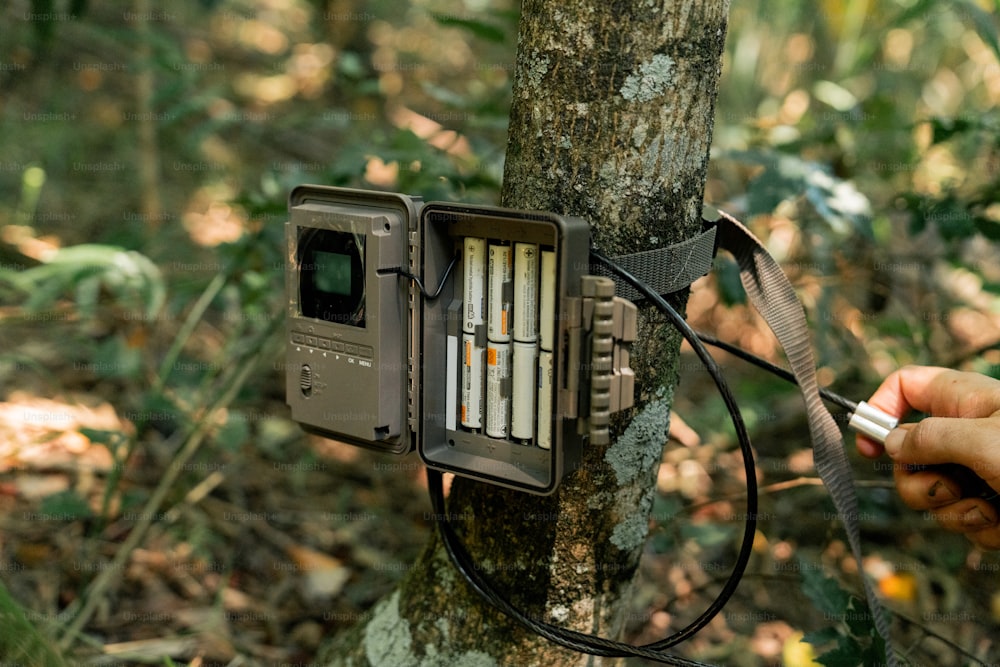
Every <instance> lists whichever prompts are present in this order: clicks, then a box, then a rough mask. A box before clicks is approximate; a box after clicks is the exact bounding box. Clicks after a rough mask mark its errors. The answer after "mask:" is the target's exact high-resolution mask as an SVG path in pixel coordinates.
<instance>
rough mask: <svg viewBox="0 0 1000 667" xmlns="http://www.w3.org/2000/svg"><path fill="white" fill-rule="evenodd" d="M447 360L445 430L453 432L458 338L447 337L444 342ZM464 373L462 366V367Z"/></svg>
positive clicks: (456, 405) (456, 406)
mask: <svg viewBox="0 0 1000 667" xmlns="http://www.w3.org/2000/svg"><path fill="white" fill-rule="evenodd" d="M445 346H446V350H447V358H446V360H445V372H446V376H445V385H444V403H445V428H446V429H448V430H449V431H454V430H455V413H456V412H457V409H458V376H459V370H458V356H459V355H458V336H452V335H449V336H448V337H447V340H446V342H445ZM462 368H463V371H464V368H465V366H464V364H463V366H462Z"/></svg>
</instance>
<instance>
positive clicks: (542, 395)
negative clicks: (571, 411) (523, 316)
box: [536, 255, 554, 449]
mask: <svg viewBox="0 0 1000 667" xmlns="http://www.w3.org/2000/svg"><path fill="white" fill-rule="evenodd" d="M543 258H544V255H543ZM543 261H544V259H543ZM553 384H554V383H553V382H552V353H551V352H547V351H545V350H542V351H540V352H539V353H538V437H537V438H536V444H537V445H538V446H539V447H541V448H542V449H552V387H553Z"/></svg>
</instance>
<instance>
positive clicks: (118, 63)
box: [0, 0, 1000, 665]
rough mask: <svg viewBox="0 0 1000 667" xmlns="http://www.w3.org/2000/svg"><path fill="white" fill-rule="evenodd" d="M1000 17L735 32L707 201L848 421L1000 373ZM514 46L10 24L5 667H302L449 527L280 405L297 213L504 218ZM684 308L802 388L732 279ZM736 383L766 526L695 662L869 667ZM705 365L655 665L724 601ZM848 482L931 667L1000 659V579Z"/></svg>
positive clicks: (726, 462) (484, 28) (15, 2)
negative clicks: (755, 237) (891, 400)
mask: <svg viewBox="0 0 1000 667" xmlns="http://www.w3.org/2000/svg"><path fill="white" fill-rule="evenodd" d="M997 12H998V6H997V3H995V0H994V1H987V0H979V1H976V0H884V1H882V2H874V1H872V0H839V1H835V0H823V1H822V2H804V1H802V0H748V1H747V2H740V3H734V5H733V7H732V9H731V19H730V31H729V36H728V41H727V47H726V53H725V59H724V63H723V77H722V82H721V90H720V96H719V101H718V105H717V114H716V125H715V142H714V146H713V154H712V158H713V159H712V163H711V168H710V175H709V183H708V187H707V191H706V201H707V202H708V203H709V204H711V205H714V206H717V207H720V208H724V209H726V210H728V211H729V212H731V213H734V214H736V215H737V216H739V217H742V218H744V219H746V220H748V221H749V222H750V224H751V226H752V227H753V229H754V230H755V231H756V232H757V233H758V234H759V235H760V236H761V237H762V238H764V239H765V240H766V242H767V244H768V247H769V249H770V250H771V252H772V253H773V254H774V255H775V256H776V257H778V258H779V260H781V261H782V263H783V265H784V267H785V269H786V271H787V272H788V274H789V275H790V276H791V278H792V279H793V281H794V283H795V285H796V286H797V288H798V289H799V293H800V295H801V297H802V298H803V300H804V302H805V303H806V306H807V310H808V313H809V316H810V320H811V324H812V326H813V333H814V342H815V348H816V350H817V354H818V357H819V360H820V365H821V367H822V368H821V378H822V380H823V381H824V383H826V384H830V385H831V386H832V387H833V388H834V389H835V390H837V391H839V392H840V393H843V394H846V395H848V396H851V397H853V398H856V399H861V398H864V397H866V396H868V395H869V394H870V392H871V391H872V390H873V389H874V387H875V386H877V384H878V382H879V379H880V378H881V377H883V376H884V375H885V374H887V373H888V372H890V371H891V370H893V369H895V368H896V367H898V366H900V365H902V364H905V363H924V364H938V365H946V366H953V367H959V368H964V369H969V370H976V371H979V372H983V373H987V374H990V375H992V376H994V377H1000V353H998V351H997V345H998V342H1000V301H998V292H1000V255H998V253H997V241H998V239H1000V202H998V198H997V193H998V190H1000V117H998V113H997V102H998V99H1000V42H998V21H997ZM517 15H518V5H517V3H515V2H512V1H510V0H414V1H412V2H408V3H399V2H392V1H390V0H369V1H365V0H198V1H195V0H183V1H181V2H175V3H170V4H169V7H167V6H159V5H153V4H151V3H149V2H148V0H135V1H134V2H120V1H118V2H108V3H94V2H87V0H30V1H29V0H12V1H10V2H7V3H6V4H5V6H4V7H3V8H2V9H0V147H2V150H0V580H2V582H3V583H4V585H5V587H6V588H7V589H8V590H9V592H10V595H9V596H8V595H7V594H6V593H5V594H4V595H2V596H0V615H3V614H4V613H6V614H8V615H9V616H8V617H9V618H11V619H14V620H15V621H16V622H15V623H10V624H6V625H5V627H6V628H7V630H6V631H5V630H0V647H2V648H3V650H0V657H4V658H11V657H13V658H17V657H19V656H20V657H25V656H27V657H26V658H25V660H26V661H28V662H29V663H30V662H32V661H34V662H36V663H38V664H42V663H50V664H58V661H59V660H60V658H58V657H57V656H56V655H55V654H52V655H49V654H47V653H46V650H47V649H44V648H43V647H45V646H55V647H57V648H58V651H61V652H63V653H65V654H67V655H69V656H71V657H70V661H71V662H85V661H90V662H92V663H93V664H191V665H195V664H199V665H201V664H216V663H217V664H262V665H270V664H277V663H279V662H281V661H288V660H309V659H311V658H312V657H313V656H315V655H316V652H317V651H318V650H319V647H320V646H321V644H322V643H323V641H324V638H326V637H329V636H332V635H333V634H335V633H336V632H338V631H340V630H341V629H343V628H345V627H348V626H350V625H351V624H352V623H353V622H356V621H358V620H363V619H364V618H365V617H366V614H367V611H368V609H369V608H370V607H371V605H372V604H373V602H374V601H375V600H377V599H378V597H379V596H380V595H382V594H384V593H385V592H387V591H389V590H391V588H392V586H393V584H394V582H395V581H397V580H398V579H399V578H400V577H401V576H403V574H404V573H405V572H406V570H407V567H408V564H409V563H411V562H412V561H413V559H414V557H415V555H416V554H417V553H418V551H419V549H420V548H421V547H422V545H423V543H424V540H425V538H426V535H427V533H428V531H429V530H430V528H431V526H430V522H429V521H428V519H427V516H426V512H428V511H429V508H428V506H427V503H426V500H425V499H424V493H423V477H422V472H421V470H420V466H419V465H418V464H417V463H415V461H414V460H412V459H406V460H404V462H402V463H399V462H389V463H387V462H386V461H385V460H384V459H380V458H377V457H375V456H373V455H369V454H368V453H365V452H359V451H356V450H353V449H351V448H348V447H345V446H342V445H339V444H337V443H330V442H324V441H320V440H316V439H311V438H306V437H304V436H303V435H302V434H301V432H300V431H299V430H298V428H297V426H296V425H295V424H294V423H292V422H290V420H289V419H288V416H287V411H286V409H285V407H284V399H283V394H284V385H283V382H284V380H283V367H282V349H283V348H282V335H281V332H282V321H283V320H282V313H283V307H284V302H283V292H282V286H283V274H282V271H283V268H284V261H283V259H282V253H283V251H282V247H283V229H282V224H283V221H284V218H285V198H286V196H287V193H288V191H289V190H290V189H291V188H292V187H293V186H294V185H296V184H299V183H306V182H309V183H322V184H331V185H350V186H356V187H365V188H380V189H388V190H396V191H404V192H409V193H414V194H421V195H423V196H424V197H425V198H426V199H447V200H461V201H468V202H487V203H495V202H496V201H497V199H498V193H499V186H500V180H501V174H502V165H503V154H504V146H505V135H506V123H507V113H508V106H509V99H510V86H511V79H512V76H513V69H514V65H513V62H514V60H513V58H514V52H515V48H516V26H517ZM688 314H689V318H690V319H691V321H692V322H693V323H694V324H695V325H696V326H697V327H699V328H702V329H705V330H708V331H711V332H714V333H717V334H718V335H719V336H720V337H721V338H723V339H725V340H728V341H731V342H736V343H738V344H740V345H742V346H743V347H745V348H747V349H749V350H751V351H753V352H756V353H758V354H761V355H763V356H766V357H768V358H771V359H772V360H775V361H780V359H781V357H780V352H779V351H778V350H776V349H775V346H774V342H773V339H772V338H771V337H770V335H769V334H768V333H767V332H766V331H765V330H764V328H763V327H762V325H761V323H760V322H759V320H758V319H757V318H756V317H755V316H754V315H753V314H752V313H751V312H749V311H748V310H747V309H746V307H745V305H744V304H743V300H742V294H741V291H740V289H739V287H738V280H736V277H735V270H734V267H733V265H732V264H731V263H730V262H728V261H726V260H725V259H724V258H721V259H720V260H719V263H718V267H717V271H716V272H715V273H714V274H713V275H712V276H711V277H709V278H706V279H704V280H703V281H701V282H700V283H699V284H698V285H696V287H695V289H694V290H693V293H692V297H691V301H690V303H689V308H688ZM720 359H721V361H722V363H723V365H724V367H725V369H726V371H727V374H728V375H729V376H730V378H731V381H732V382H734V383H735V385H736V387H737V391H738V396H739V398H740V400H741V402H742V404H743V405H744V409H745V412H746V416H747V418H748V421H749V422H750V423H751V425H752V429H753V435H754V439H755V443H756V444H757V449H758V453H759V473H758V475H759V477H760V481H761V483H762V484H763V485H764V490H765V495H764V498H763V502H762V514H761V517H760V519H761V524H760V525H761V528H760V535H759V539H758V544H757V550H756V554H755V562H754V565H753V566H752V567H751V570H750V572H749V573H748V575H747V577H746V579H745V581H744V583H743V585H742V586H741V588H740V593H739V597H738V599H737V600H735V601H734V602H733V603H732V604H731V605H730V606H729V607H727V610H726V612H724V614H723V615H722V616H721V617H720V618H719V619H717V621H716V622H714V623H713V624H712V625H711V626H710V627H709V628H707V629H706V630H705V631H703V632H702V633H700V634H699V636H698V637H696V638H695V639H694V640H692V641H691V642H688V643H687V644H686V645H685V646H684V647H682V648H681V649H680V650H681V652H683V653H685V654H686V655H689V656H691V657H695V658H698V659H702V660H711V661H717V662H720V663H722V664H727V665H770V664H788V665H808V664H814V663H813V662H812V661H813V659H814V658H817V656H819V658H818V659H819V660H820V661H821V662H822V664H828V665H833V664H856V663H857V662H858V661H860V660H863V659H864V651H865V650H866V647H867V645H868V642H869V633H870V627H869V626H868V624H866V623H864V622H860V623H859V622H855V621H857V617H858V614H855V613H852V610H855V609H856V605H857V601H856V600H855V599H854V598H853V597H852V595H851V592H852V591H853V593H856V585H852V581H854V582H855V583H856V579H853V580H852V577H854V576H856V573H855V572H853V571H852V569H851V568H852V561H851V560H850V558H849V557H848V555H847V553H846V550H845V548H844V544H843V542H842V541H841V534H840V529H839V524H838V522H837V521H836V516H835V512H834V510H833V507H832V504H830V503H829V502H828V501H827V500H826V496H825V491H824V490H823V489H822V487H819V486H817V485H816V483H815V473H814V471H813V469H812V467H811V455H810V452H809V449H808V442H807V437H806V436H805V430H804V419H803V417H802V414H801V412H802V411H801V407H800V403H799V402H798V399H797V397H796V396H795V393H794V391H793V390H792V389H791V388H789V387H786V386H783V385H782V384H781V383H780V382H778V381H776V380H773V379H772V378H770V377H768V376H766V375H764V374H763V373H761V372H757V371H754V370H752V369H747V368H746V367H744V366H741V365H740V363H739V362H738V361H734V360H731V359H729V358H727V357H726V356H725V355H721V356H720ZM685 368H686V369H688V370H687V371H685V373H684V376H683V378H682V384H681V391H679V392H678V398H677V402H676V404H675V415H674V420H673V425H672V440H671V442H670V443H669V445H668V447H667V448H666V449H665V452H664V461H663V464H662V466H661V473H660V480H659V484H658V491H659V493H658V500H657V506H656V510H655V511H654V519H656V524H657V525H656V526H655V527H654V529H653V533H652V537H651V539H650V541H649V549H648V551H649V554H648V557H647V558H646V559H645V561H644V565H643V578H642V580H641V581H640V582H639V583H638V584H637V588H636V595H635V599H634V602H633V608H634V609H633V613H631V614H630V616H629V622H628V630H629V633H630V636H631V637H632V638H633V639H638V640H648V639H652V638H654V637H656V636H661V635H663V634H664V633H665V632H667V631H668V630H669V628H670V627H671V626H675V627H676V626H677V625H679V624H681V623H682V621H684V620H685V619H686V618H687V617H690V616H691V614H693V613H697V612H698V611H700V610H701V609H703V608H704V607H705V605H706V603H707V600H708V599H710V598H711V597H714V594H715V592H716V591H717V590H718V586H719V581H720V580H722V579H724V578H725V576H726V575H727V574H728V567H729V565H731V563H732V558H733V555H732V552H733V544H734V540H735V539H736V536H737V534H738V532H739V530H740V526H741V523H740V517H739V514H738V508H739V506H740V498H739V494H740V493H741V492H742V489H743V484H742V481H741V478H740V474H741V473H740V470H741V466H740V464H739V462H738V460H737V459H736V454H735V452H734V443H733V440H732V437H731V433H730V432H729V431H728V430H727V429H726V428H725V427H724V426H721V425H722V424H724V423H725V417H724V410H723V406H722V405H721V402H720V401H719V400H718V399H716V398H715V396H714V394H713V392H712V389H711V387H710V386H709V385H708V383H707V382H706V381H705V379H704V378H703V377H701V376H700V375H699V373H698V370H699V369H698V365H697V363H696V362H695V361H694V360H693V358H692V360H691V362H690V363H689V364H685ZM846 444H847V446H848V447H851V446H852V443H851V442H850V440H849V439H848V440H846ZM853 460H854V462H855V466H856V471H857V475H858V477H859V478H860V480H861V482H860V494H861V497H862V503H863V514H864V516H862V517H860V518H861V519H862V521H863V524H864V527H865V536H866V541H867V544H868V545H869V546H868V550H869V562H868V563H866V567H867V568H869V572H870V574H872V576H875V577H876V578H877V579H878V580H879V585H880V589H881V590H882V592H883V594H884V595H886V596H887V598H888V599H889V603H890V606H891V607H892V609H893V610H894V612H895V613H896V614H897V619H896V623H895V627H896V629H897V632H898V633H899V638H900V646H901V647H902V648H903V649H904V650H905V651H906V653H907V656H908V658H909V659H910V661H911V662H912V663H913V664H935V665H965V664H981V663H989V662H990V661H992V662H993V663H995V662H997V661H998V660H1000V646H998V643H997V640H996V637H997V636H998V630H1000V597H998V595H997V593H996V591H995V580H996V572H997V571H1000V559H998V557H997V555H996V554H991V553H983V552H979V551H978V550H976V549H973V548H971V547H970V546H969V545H968V544H967V543H966V542H965V541H964V539H962V538H960V537H957V536H954V535H949V534H947V533H944V532H942V531H941V530H940V529H939V528H937V527H936V526H935V524H934V523H933V521H932V520H931V519H930V518H929V517H927V516H925V515H921V514H920V513H916V512H912V511H910V510H907V509H906V508H904V507H902V506H901V504H900V503H899V502H898V501H897V500H896V498H895V495H894V492H893V491H892V490H891V468H890V467H887V466H886V465H885V464H879V463H874V464H873V463H872V462H869V461H863V460H860V459H859V458H858V457H856V456H855V457H853ZM26 625H28V626H30V627H33V628H34V632H35V633H37V636H36V637H31V636H30V635H31V632H29V631H28V630H26V629H25V627H26ZM14 628H17V630H16V631H15V630H14ZM803 633H808V636H807V638H808V639H810V640H811V641H812V644H807V643H802V642H799V641H798V639H799V638H800V637H801V636H802V634H803ZM810 647H811V648H810ZM171 660H173V661H176V662H175V663H171V662H170V661H171ZM233 660H239V661H242V662H236V663H233V662H232V661H233ZM838 660H839V662H838Z"/></svg>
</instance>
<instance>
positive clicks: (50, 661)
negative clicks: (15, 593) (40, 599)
mask: <svg viewBox="0 0 1000 667" xmlns="http://www.w3.org/2000/svg"><path fill="white" fill-rule="evenodd" d="M54 645H55V644H54V642H53V641H52V639H51V638H49V637H46V636H45V635H44V634H42V632H41V631H40V630H39V629H38V628H37V627H35V625H34V624H33V623H32V622H31V621H29V620H28V618H27V616H26V615H25V613H24V610H23V609H22V608H21V605H19V604H18V603H17V601H16V600H15V599H14V598H13V597H11V595H10V593H9V592H8V591H7V588H6V586H4V584H3V582H2V581H0V656H3V659H4V660H5V661H6V662H5V664H9V665H22V664H23V665H39V666H40V667H63V666H64V665H65V664H66V661H65V660H64V659H63V657H62V656H61V655H59V653H58V652H57V650H56V649H55V648H54Z"/></svg>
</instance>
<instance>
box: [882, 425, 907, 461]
mask: <svg viewBox="0 0 1000 667" xmlns="http://www.w3.org/2000/svg"><path fill="white" fill-rule="evenodd" d="M904 440H906V431H904V430H903V429H901V428H894V429H892V430H891V431H889V435H887V436H885V453H886V454H888V455H889V456H891V457H892V458H896V455H897V454H899V451H900V450H901V449H903V441H904Z"/></svg>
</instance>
